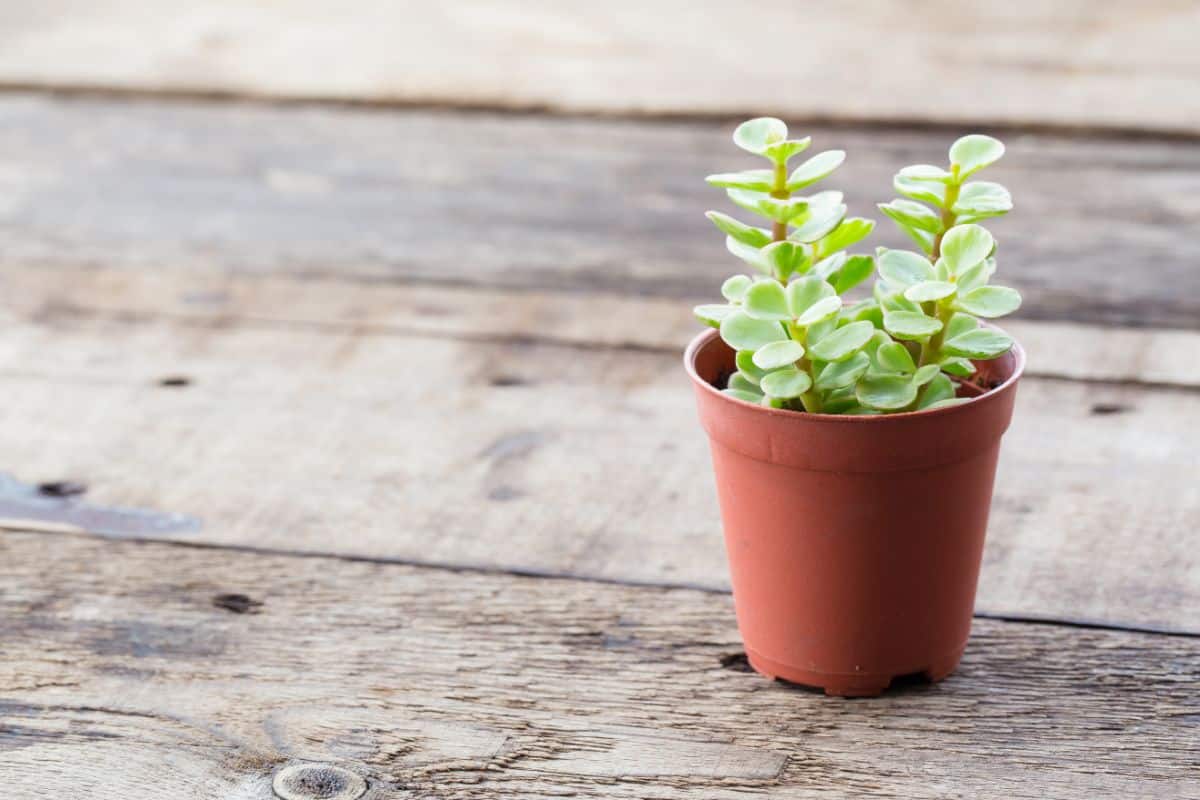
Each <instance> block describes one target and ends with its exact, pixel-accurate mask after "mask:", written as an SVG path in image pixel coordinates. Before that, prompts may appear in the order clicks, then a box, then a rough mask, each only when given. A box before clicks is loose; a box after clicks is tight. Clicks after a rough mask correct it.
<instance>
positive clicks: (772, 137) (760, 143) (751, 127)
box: [733, 117, 788, 155]
mask: <svg viewBox="0 0 1200 800" xmlns="http://www.w3.org/2000/svg"><path fill="white" fill-rule="evenodd" d="M787 134H788V131H787V125H785V124H784V123H783V120H780V119H775V118H774V117H755V118H754V119H748V120H746V121H745V122H743V123H742V124H741V125H738V126H737V128H736V129H735V130H734V132H733V143H734V144H736V145H737V146H738V147H740V148H742V149H743V150H746V151H748V152H750V153H754V154H755V155H762V154H763V152H764V151H765V150H766V149H767V148H768V147H770V146H771V145H773V144H775V143H776V142H782V141H784V140H785V139H787Z"/></svg>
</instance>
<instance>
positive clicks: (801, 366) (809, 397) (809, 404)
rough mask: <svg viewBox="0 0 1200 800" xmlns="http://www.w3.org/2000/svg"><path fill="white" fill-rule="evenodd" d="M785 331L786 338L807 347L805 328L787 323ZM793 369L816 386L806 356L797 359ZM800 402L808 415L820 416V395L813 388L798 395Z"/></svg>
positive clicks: (815, 377)
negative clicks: (786, 333) (788, 337)
mask: <svg viewBox="0 0 1200 800" xmlns="http://www.w3.org/2000/svg"><path fill="white" fill-rule="evenodd" d="M787 331H788V336H790V337H792V339H793V340H795V341H797V342H799V343H800V344H802V345H804V346H805V347H807V346H808V329H807V328H801V327H800V326H799V325H796V324H795V323H794V322H789V323H787ZM795 367H796V369H798V370H800V371H801V372H803V373H804V374H805V375H807V376H808V378H809V380H811V381H812V382H813V386H816V383H817V376H816V373H815V371H814V370H813V364H812V362H811V361H809V360H808V356H807V355H803V356H801V357H800V358H798V359H797V360H796V364H795ZM800 402H801V404H803V406H804V410H805V411H807V412H809V413H810V414H820V413H821V408H822V406H821V395H820V394H819V393H818V392H817V390H816V389H815V388H812V387H810V388H809V390H808V391H807V392H805V393H804V394H802V395H800Z"/></svg>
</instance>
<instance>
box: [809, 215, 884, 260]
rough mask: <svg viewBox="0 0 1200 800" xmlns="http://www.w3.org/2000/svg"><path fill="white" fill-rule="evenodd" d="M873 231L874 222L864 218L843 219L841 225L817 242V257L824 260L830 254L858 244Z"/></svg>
mask: <svg viewBox="0 0 1200 800" xmlns="http://www.w3.org/2000/svg"><path fill="white" fill-rule="evenodd" d="M873 230H875V221H874V220H870V219H864V218H863V217H851V218H850V219H843V220H842V222H841V224H840V225H838V226H837V227H836V228H834V229H833V230H832V231H830V232H829V233H828V234H826V235H825V236H824V237H823V238H822V239H820V240H819V241H818V242H817V257H818V258H824V257H825V256H827V255H829V254H830V253H835V252H837V251H838V250H845V249H846V248H847V247H851V246H853V245H855V244H858V243H859V242H861V241H862V240H863V239H865V238H867V237H868V236H870V235H871V231H873Z"/></svg>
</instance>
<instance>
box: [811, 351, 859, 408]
mask: <svg viewBox="0 0 1200 800" xmlns="http://www.w3.org/2000/svg"><path fill="white" fill-rule="evenodd" d="M870 366H871V359H870V358H869V357H868V356H867V354H866V353H864V352H862V351H861V350H860V351H859V352H857V353H855V354H854V355H853V356H851V357H850V358H848V359H846V360H845V361H835V362H833V363H832V364H826V365H825V367H824V369H822V370H821V372H820V374H818V375H817V382H816V387H817V388H818V389H821V390H822V391H828V390H832V389H841V388H843V387H846V386H852V385H853V384H854V383H855V381H857V380H858V379H859V378H861V377H862V376H863V375H865V374H866V372H867V369H868V368H869V367H870ZM828 410H829V409H828V408H826V411H828Z"/></svg>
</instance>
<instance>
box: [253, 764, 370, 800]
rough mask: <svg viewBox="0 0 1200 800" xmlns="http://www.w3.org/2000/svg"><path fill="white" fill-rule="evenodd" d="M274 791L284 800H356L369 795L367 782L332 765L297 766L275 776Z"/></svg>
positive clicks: (285, 769)
mask: <svg viewBox="0 0 1200 800" xmlns="http://www.w3.org/2000/svg"><path fill="white" fill-rule="evenodd" d="M271 788H272V789H274V790H275V794H276V795H277V796H278V797H281V798H283V800H355V798H358V797H361V796H362V795H363V794H364V793H365V792H366V791H367V782H366V781H365V780H363V779H362V777H361V776H360V775H357V774H355V773H353V772H351V771H350V770H348V769H342V768H341V767H335V766H332V765H330V764H293V765H291V766H289V767H284V768H283V769H281V770H279V772H277V773H275V779H274V780H273V781H272V782H271Z"/></svg>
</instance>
